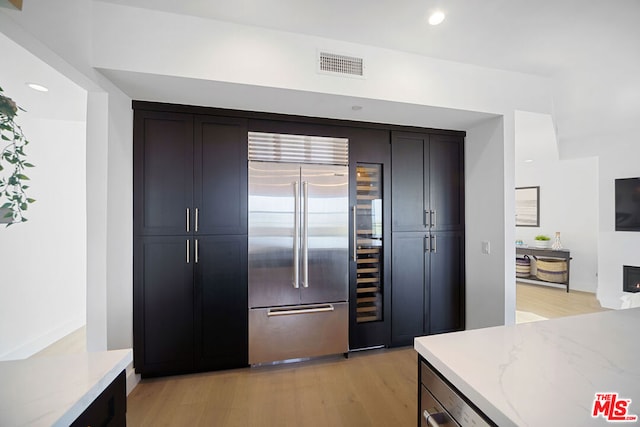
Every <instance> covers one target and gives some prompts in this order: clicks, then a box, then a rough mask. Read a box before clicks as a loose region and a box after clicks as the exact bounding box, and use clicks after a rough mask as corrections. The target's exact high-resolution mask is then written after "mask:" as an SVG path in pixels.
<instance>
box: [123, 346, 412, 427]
mask: <svg viewBox="0 0 640 427" xmlns="http://www.w3.org/2000/svg"><path fill="white" fill-rule="evenodd" d="M416 396H417V354H416V352H415V351H414V350H413V349H412V348H402V349H391V350H373V351H368V352H361V353H355V354H352V355H351V356H350V358H349V359H345V358H342V357H341V356H338V357H335V358H330V359H320V360H314V361H309V362H302V363H294V364H288V365H277V366H262V367H256V368H246V369H238V370H232V371H221V372H211V373H204V374H196V375H184V376H176V377H165V378H160V379H147V380H143V381H142V382H141V383H140V384H138V386H137V387H136V388H135V389H134V390H133V392H132V393H131V394H130V395H129V397H128V400H127V423H128V424H129V425H131V426H242V427H246V426H278V427H279V426H332V427H333V426H345V427H347V426H348V427H353V426H385V427H388V426H413V425H416V419H417V409H416V405H417V402H416Z"/></svg>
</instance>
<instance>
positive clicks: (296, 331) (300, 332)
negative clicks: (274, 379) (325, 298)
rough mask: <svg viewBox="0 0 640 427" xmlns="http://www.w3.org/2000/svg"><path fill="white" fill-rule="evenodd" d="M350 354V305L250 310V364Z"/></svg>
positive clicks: (335, 304)
mask: <svg viewBox="0 0 640 427" xmlns="http://www.w3.org/2000/svg"><path fill="white" fill-rule="evenodd" d="M347 351H349V303H348V302H341V303H330V304H312V305H298V306H289V307H272V308H256V309H251V310H249V363H250V364H252V365H253V364H257V363H267V362H276V361H280V360H288V359H297V358H305V357H316V356H324V355H328V354H339V353H346V352H347Z"/></svg>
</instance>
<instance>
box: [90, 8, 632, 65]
mask: <svg viewBox="0 0 640 427" xmlns="http://www.w3.org/2000/svg"><path fill="white" fill-rule="evenodd" d="M100 1H105V2H108V3H117V4H122V5H128V6H134V7H141V8H148V9H156V10H161V11H166V12H172V13H177V14H187V15H195V16H200V17H206V18H212V19H217V20H222V21H230V22H234V23H239V24H247V25H254V26H260V27H265V28H270V29H276V30H282V31H288V32H295V33H303V34H308V35H315V36H320V37H326V38H332V39H338V40H343V41H349V42H355V43H362V44H367V45H373V46H379V47H384V48H389V49H394V50H400V51H408V52H412V53H418V54H423V55H426V56H430V57H435V58H441V59H447V60H453V61H459V62H465V63H473V64H477V65H482V66H486V67H492V68H500V69H505V70H512V71H519V72H524V73H531V74H537V75H544V76H553V75H556V74H559V73H562V72H564V71H565V70H569V69H572V68H576V67H592V66H594V65H598V66H599V65H601V64H603V63H607V64H611V65H614V64H615V63H617V62H618V61H619V60H621V59H624V61H628V60H629V56H631V57H632V59H635V61H636V64H638V63H639V62H640V55H638V51H639V48H638V42H639V41H640V25H639V24H638V21H639V19H640V1H638V0H615V1H611V0H536V1H532V0H446V1H445V0H401V1H397V0H376V1H371V0H323V1H317V0H315V1H312V0H234V1H215V0H213V1H212V0H183V1H176V0H100ZM436 9H441V10H443V11H444V12H445V13H446V14H447V17H446V19H445V21H444V22H443V23H442V24H441V25H439V26H437V27H432V26H430V25H428V24H427V23H426V18H427V16H428V14H429V13H430V12H431V11H433V10H436ZM633 57H634V58H633Z"/></svg>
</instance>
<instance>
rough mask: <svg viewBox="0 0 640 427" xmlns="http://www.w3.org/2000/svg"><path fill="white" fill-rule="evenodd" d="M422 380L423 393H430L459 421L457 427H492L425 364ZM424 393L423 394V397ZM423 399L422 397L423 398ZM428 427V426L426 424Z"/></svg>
mask: <svg viewBox="0 0 640 427" xmlns="http://www.w3.org/2000/svg"><path fill="white" fill-rule="evenodd" d="M420 378H421V381H422V386H423V388H422V391H423V392H424V391H425V390H426V391H428V392H429V393H430V395H432V396H433V397H434V398H435V399H436V400H437V401H438V402H439V403H440V404H441V405H442V407H444V409H446V411H447V412H448V413H449V415H451V417H453V419H455V420H456V421H457V423H459V424H456V425H461V426H464V427H466V426H473V427H483V426H491V425H492V424H490V423H489V422H487V421H486V420H485V419H484V417H483V416H482V415H481V414H480V413H479V412H477V411H476V409H475V408H474V407H472V406H471V405H469V404H468V403H467V402H466V401H465V400H464V399H463V398H462V397H461V396H460V395H458V393H457V392H456V391H455V390H454V389H452V388H451V387H449V385H448V384H447V383H446V382H444V381H443V380H442V379H441V378H440V377H439V376H438V375H437V374H436V373H435V372H433V371H432V370H431V369H430V368H429V367H428V366H427V365H426V364H425V363H424V362H420ZM422 394H423V393H421V395H422ZM421 399H422V397H421ZM425 425H428V424H425Z"/></svg>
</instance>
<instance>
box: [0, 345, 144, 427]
mask: <svg viewBox="0 0 640 427" xmlns="http://www.w3.org/2000/svg"><path fill="white" fill-rule="evenodd" d="M132 360H133V359H132V351H131V350H130V349H128V350H114V351H104V352H96V353H82V354H75V355H61V356H48V357H33V358H30V359H24V360H12V361H6V362H0V426H12V427H17V426H47V427H48V426H68V425H69V424H71V423H72V422H73V421H74V420H75V419H76V418H77V417H78V416H79V415H80V414H82V412H84V410H85V409H86V408H87V407H88V406H89V405H90V404H91V403H92V402H93V401H94V400H95V399H96V398H97V397H98V396H99V395H100V393H102V391H103V390H104V389H105V388H107V386H109V384H110V383H111V382H112V381H113V380H114V379H115V378H116V377H117V376H118V374H120V372H122V371H123V370H125V369H126V368H127V366H128V365H129V364H130V363H131V361H132Z"/></svg>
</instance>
